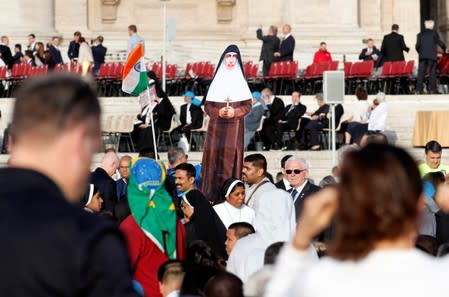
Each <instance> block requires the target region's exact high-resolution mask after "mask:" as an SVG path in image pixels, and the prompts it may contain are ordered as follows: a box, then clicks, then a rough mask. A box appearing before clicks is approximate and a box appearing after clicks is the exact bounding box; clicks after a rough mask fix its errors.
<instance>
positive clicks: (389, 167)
mask: <svg viewBox="0 0 449 297" xmlns="http://www.w3.org/2000/svg"><path fill="white" fill-rule="evenodd" d="M342 164H343V166H342V169H341V183H340V185H339V186H338V188H330V187H328V188H326V189H323V190H321V191H320V192H318V193H317V194H316V195H315V196H314V197H311V198H309V199H308V200H307V201H306V202H305V207H304V209H303V212H302V215H301V217H300V218H299V220H298V224H297V232H296V235H295V236H294V238H293V241H292V242H291V243H290V244H288V245H287V246H286V248H284V249H283V250H282V252H281V254H280V255H279V257H278V260H277V264H276V268H275V271H274V274H273V275H274V276H273V278H272V279H271V280H270V282H269V283H268V285H267V290H266V292H265V296H269V297H278V296H279V297H280V296H282V297H287V296H301V297H309V296H313V297H321V296H333V297H340V296H345V297H360V296H364V297H379V296H382V297H390V296H391V297H393V296H395V297H396V296H407V297H418V296H419V297H422V296H434V295H441V294H443V295H444V294H445V293H442V292H448V291H449V282H448V281H447V276H446V273H447V270H448V267H449V259H448V258H447V257H446V258H439V259H437V258H432V257H430V256H428V255H426V254H424V253H423V252H421V251H419V250H417V249H415V248H414V244H415V243H414V241H415V238H416V236H417V233H418V230H419V218H420V216H421V210H422V206H423V203H424V198H423V196H422V183H421V180H420V176H419V172H418V169H417V167H416V163H415V161H414V160H413V159H412V157H410V155H408V154H407V153H406V152H405V151H403V150H402V149H400V148H396V147H393V146H389V145H382V144H369V145H368V146H366V147H365V148H363V149H362V150H360V151H354V152H350V153H348V154H347V155H346V156H345V159H344V162H343V163H342ZM332 220H335V230H337V231H336V233H335V238H334V240H333V242H331V243H330V245H329V246H328V252H329V253H328V254H329V256H330V257H326V258H323V259H322V260H316V259H315V258H313V257H311V256H310V253H308V252H307V250H308V248H309V247H310V244H311V242H312V240H313V238H314V237H315V236H316V235H317V234H319V233H320V232H321V231H322V230H324V229H325V228H326V227H327V226H328V225H329V224H330V222H331V221H332Z"/></svg>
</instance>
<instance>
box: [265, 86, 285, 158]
mask: <svg viewBox="0 0 449 297" xmlns="http://www.w3.org/2000/svg"><path fill="white" fill-rule="evenodd" d="M262 98H263V99H264V102H265V104H266V106H267V109H268V110H267V118H266V119H265V121H264V123H263V127H262V133H261V134H262V141H263V144H264V146H265V149H266V150H269V149H271V148H273V149H275V150H276V149H280V148H281V147H280V144H279V143H278V141H279V135H278V134H279V133H278V132H279V131H278V124H279V120H280V119H281V117H282V115H283V112H284V108H285V105H284V101H282V99H281V98H278V97H276V96H274V95H273V91H271V90H270V89H269V88H265V89H263V90H262Z"/></svg>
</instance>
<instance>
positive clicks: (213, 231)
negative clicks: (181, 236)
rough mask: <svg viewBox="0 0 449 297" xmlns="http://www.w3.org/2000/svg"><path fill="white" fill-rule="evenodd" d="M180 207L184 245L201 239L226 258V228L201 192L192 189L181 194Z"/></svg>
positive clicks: (217, 253)
mask: <svg viewBox="0 0 449 297" xmlns="http://www.w3.org/2000/svg"><path fill="white" fill-rule="evenodd" d="M181 209H182V211H183V212H184V218H185V221H186V224H185V225H184V226H185V229H186V246H187V247H188V246H190V245H191V244H192V243H193V242H195V241H198V240H201V241H204V242H205V243H206V244H207V245H209V246H210V247H211V248H212V250H213V251H214V252H215V254H216V255H217V256H219V257H221V258H223V259H226V258H227V254H226V250H225V245H224V243H225V241H226V228H225V226H224V225H223V223H222V222H221V220H220V218H219V217H218V215H217V214H216V213H215V210H214V209H213V208H212V206H211V205H210V203H209V202H208V201H207V199H206V198H205V197H204V196H203V195H202V194H201V192H200V191H197V190H192V191H189V192H187V193H185V195H183V196H182V201H181Z"/></svg>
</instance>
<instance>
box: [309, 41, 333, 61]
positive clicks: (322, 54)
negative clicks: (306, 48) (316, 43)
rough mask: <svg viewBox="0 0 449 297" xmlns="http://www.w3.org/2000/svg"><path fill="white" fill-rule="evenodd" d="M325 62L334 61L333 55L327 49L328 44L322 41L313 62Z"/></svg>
mask: <svg viewBox="0 0 449 297" xmlns="http://www.w3.org/2000/svg"><path fill="white" fill-rule="evenodd" d="M323 62H332V55H331V53H330V52H329V51H328V50H327V44H326V42H324V41H322V42H321V43H320V48H319V49H318V50H317V51H316V52H315V54H314V55H313V64H317V63H323Z"/></svg>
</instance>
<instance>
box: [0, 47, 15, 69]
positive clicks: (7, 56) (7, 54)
mask: <svg viewBox="0 0 449 297" xmlns="http://www.w3.org/2000/svg"><path fill="white" fill-rule="evenodd" d="M0 56H1V57H0V58H1V59H2V60H3V62H5V64H6V65H8V68H10V69H11V68H12V65H13V60H12V53H11V49H10V48H9V46H6V45H3V44H0Z"/></svg>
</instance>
